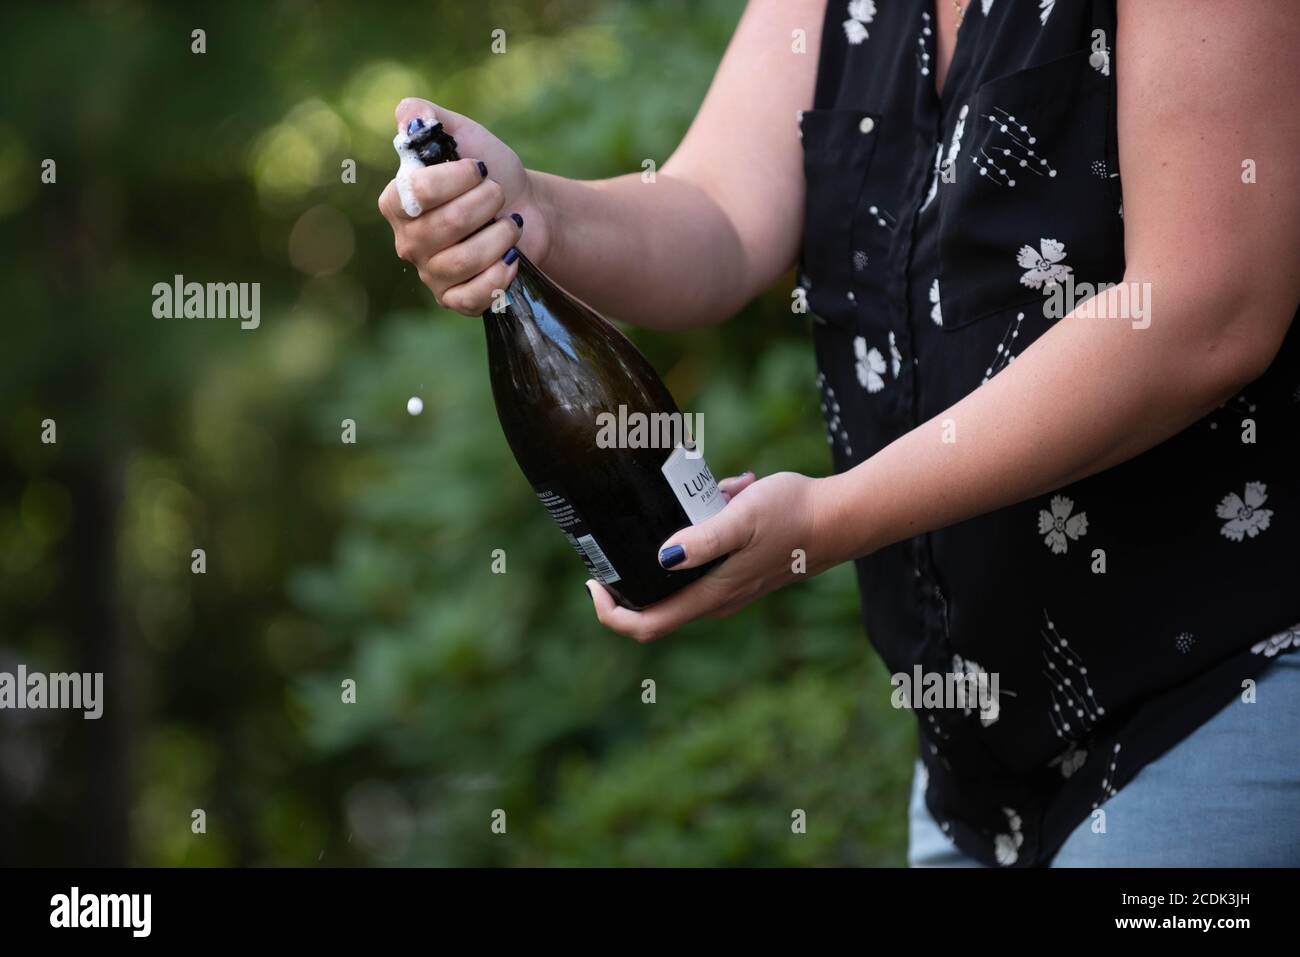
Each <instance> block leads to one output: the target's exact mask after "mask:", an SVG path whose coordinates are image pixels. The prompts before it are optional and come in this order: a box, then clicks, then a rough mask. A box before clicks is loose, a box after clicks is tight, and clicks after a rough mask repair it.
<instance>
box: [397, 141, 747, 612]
mask: <svg viewBox="0 0 1300 957" xmlns="http://www.w3.org/2000/svg"><path fill="white" fill-rule="evenodd" d="M394 144H395V145H396V146H397V149H398V154H399V155H400V156H401V157H402V166H403V169H407V168H409V167H410V166H411V165H414V162H413V161H414V160H418V161H419V163H422V164H424V165H428V166H431V165H433V164H435V163H442V162H448V161H450V160H455V159H458V156H457V153H456V141H455V139H453V138H452V137H451V136H450V135H449V134H448V133H447V132H446V130H445V129H444V128H443V126H442V124H441V123H439V122H437V121H436V120H435V121H433V122H432V123H427V122H424V121H422V120H418V119H416V120H412V121H411V124H410V125H409V126H408V128H407V131H406V133H405V134H404V135H403V134H398V137H397V139H396V140H395V141H394ZM398 178H399V184H398V185H399V187H401V186H402V185H403V184H402V182H401V179H402V174H401V172H400V171H399V174H398ZM404 191H405V192H407V193H408V194H409V188H408V189H406V190H404ZM403 199H404V202H405V199H406V197H403ZM410 211H411V210H410V209H408V212H410ZM416 211H417V212H418V206H417V207H416ZM485 225H486V224H485ZM483 325H484V329H485V331H486V333H487V354H488V369H489V374H490V377H491V383H492V396H493V399H494V400H495V402H496V409H497V417H498V418H499V419H500V421H501V428H502V430H503V431H504V432H505V436H506V441H507V442H508V443H509V445H510V450H511V451H512V452H513V453H514V457H515V461H516V462H518V463H519V467H520V469H522V471H523V473H524V476H525V477H526V478H527V479H528V481H529V483H530V484H531V485H532V487H533V490H534V491H535V492H536V494H537V497H538V498H539V499H540V500H541V502H542V504H543V505H544V506H545V507H546V510H547V511H548V512H550V514H551V517H552V518H553V519H554V520H555V522H556V523H557V524H558V525H559V526H560V529H561V530H562V531H563V532H564V535H565V537H566V538H567V539H568V540H569V544H570V545H572V546H573V548H574V550H575V551H576V552H577V553H578V556H579V557H580V558H581V559H582V561H583V563H584V564H585V565H586V566H587V571H588V572H589V573H590V575H591V577H592V578H595V579H597V580H598V581H600V582H601V583H602V584H603V585H604V586H605V587H606V588H607V589H608V590H609V591H610V593H611V594H612V595H613V596H614V597H615V598H616V599H617V600H618V602H619V603H620V604H622V605H624V606H626V607H628V608H633V609H638V610H639V609H642V608H645V607H646V606H648V605H651V604H653V603H654V602H657V601H659V600H660V599H663V598H666V597H667V596H668V595H671V594H672V593H673V592H675V591H678V590H679V589H681V588H683V587H685V586H686V585H688V584H690V583H691V582H693V581H695V580H696V579H698V578H700V577H701V576H703V575H704V574H705V573H707V572H708V571H709V570H710V569H711V568H712V567H714V566H715V565H716V564H717V563H718V562H719V561H721V559H717V560H715V561H714V562H711V563H709V564H706V565H703V566H701V567H699V568H694V569H689V570H686V571H678V572H671V571H668V570H667V569H665V568H663V567H662V566H661V565H660V564H659V559H658V551H659V547H660V546H661V545H662V544H663V542H664V541H665V540H666V539H667V538H668V537H669V536H670V535H672V534H673V533H674V532H677V531H679V530H680V529H682V528H684V527H686V526H687V525H691V524H694V523H696V522H701V521H703V520H704V519H706V518H708V517H710V516H712V515H715V514H717V512H718V511H720V510H721V509H722V507H723V504H724V502H723V498H722V493H721V491H720V490H719V489H718V484H717V482H716V480H715V479H714V476H713V473H712V472H711V471H710V470H709V467H708V465H707V464H706V463H705V461H704V458H703V456H702V454H701V453H700V452H699V450H698V449H697V448H696V446H695V442H694V441H693V439H692V438H691V436H690V434H689V431H688V430H686V429H685V428H684V423H685V421H686V420H685V419H684V417H683V416H682V415H681V413H680V411H679V410H678V408H677V404H676V403H675V402H674V401H673V397H672V395H671V394H669V392H668V389H667V387H666V386H665V385H664V383H663V381H662V380H661V379H660V378H659V376H658V375H657V374H656V373H655V371H654V369H653V368H652V367H651V365H650V363H649V362H648V361H647V360H646V358H645V356H643V355H642V354H641V353H640V351H638V350H637V348H636V347H635V346H634V345H632V343H631V342H630V341H629V340H628V339H627V337H626V336H624V335H623V334H622V333H621V332H620V331H619V330H618V329H616V328H615V327H614V326H613V325H612V324H610V323H609V322H608V321H607V320H606V319H604V318H603V317H602V316H600V315H599V314H598V313H596V312H595V311H594V310H592V309H590V308H589V307H587V306H586V305H584V304H583V303H582V302H580V301H578V300H577V299H576V298H574V297H573V296H571V295H569V294H568V293H566V292H565V291H564V290H563V289H561V288H560V287H559V286H557V285H556V284H555V283H554V282H552V281H551V280H550V279H549V278H548V277H547V276H546V274H545V273H543V272H542V271H541V270H540V269H538V268H537V267H536V266H535V265H534V264H533V263H532V262H530V261H529V260H528V257H527V256H524V255H523V254H522V253H520V255H519V270H518V272H517V273H516V275H515V279H514V280H513V281H512V282H511V283H510V287H509V288H508V289H506V290H504V291H503V294H498V295H497V297H496V299H495V301H494V304H493V306H492V308H490V309H489V310H488V311H487V312H485V313H483ZM629 424H630V425H631V429H632V431H631V433H630V434H628V433H626V432H625V429H624V426H626V425H629ZM637 424H640V425H641V426H642V428H641V430H640V434H639V436H638V433H637V429H636V426H637ZM611 437H612V438H614V439H615V441H613V442H611V441H609V439H610V438H611ZM629 438H631V439H632V440H633V441H626V439H629ZM665 439H668V440H669V441H664V440H665ZM619 440H623V441H619ZM647 443H648V444H649V447H647ZM631 445H636V446H638V447H628V446H631Z"/></svg>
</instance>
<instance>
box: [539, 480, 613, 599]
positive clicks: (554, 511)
mask: <svg viewBox="0 0 1300 957" xmlns="http://www.w3.org/2000/svg"><path fill="white" fill-rule="evenodd" d="M536 492H537V497H538V498H539V499H540V500H541V503H542V504H543V505H545V506H546V510H547V511H548V512H550V513H551V518H553V519H555V524H557V525H559V526H560V529H561V530H562V531H563V532H564V537H565V538H567V539H568V540H569V544H570V545H572V546H573V550H574V551H575V552H577V553H578V557H579V558H581V559H582V563H583V564H584V565H586V566H587V571H589V572H590V573H591V577H592V578H594V579H596V580H597V581H599V582H601V583H603V584H606V585H612V584H613V583H614V582H616V581H620V580H621V579H622V576H621V575H619V573H618V569H616V568H615V567H614V563H613V562H611V561H610V560H609V556H608V555H606V554H605V550H604V549H603V548H601V547H600V543H599V542H597V541H596V538H595V536H594V535H592V534H591V531H590V529H588V528H587V524H586V523H585V522H584V521H583V520H582V516H581V515H579V514H578V511H577V509H575V508H574V507H573V505H572V504H571V503H570V502H569V500H568V499H566V498H565V497H564V496H563V495H561V494H560V493H559V492H556V491H555V490H553V489H536Z"/></svg>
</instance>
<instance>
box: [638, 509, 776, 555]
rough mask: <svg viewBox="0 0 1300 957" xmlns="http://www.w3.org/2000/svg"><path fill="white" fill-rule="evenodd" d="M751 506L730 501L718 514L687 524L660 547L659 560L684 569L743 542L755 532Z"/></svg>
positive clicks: (738, 546) (729, 551)
mask: <svg viewBox="0 0 1300 957" xmlns="http://www.w3.org/2000/svg"><path fill="white" fill-rule="evenodd" d="M752 524H753V518H752V510H751V509H744V508H736V507H735V506H732V505H728V506H726V507H725V508H723V510H722V511H721V512H719V513H718V514H717V515H714V516H713V517H712V518H710V519H706V520H705V521H703V522H700V523H699V524H698V525H688V526H687V527H686V528H683V529H682V530H681V531H680V532H678V533H677V534H676V535H673V536H672V537H671V538H669V539H668V541H666V542H664V543H663V545H662V546H660V548H659V564H660V565H662V566H663V567H664V568H671V569H674V570H677V571H682V570H684V569H687V568H694V567H696V566H697V565H704V564H706V563H708V562H711V561H713V559H715V558H718V557H720V556H722V555H727V554H730V553H731V552H734V551H736V550H737V549H739V548H741V547H743V546H744V544H745V543H746V542H747V541H749V539H750V536H751V534H752V532H753V529H752V527H751V526H752Z"/></svg>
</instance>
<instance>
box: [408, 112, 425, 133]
mask: <svg viewBox="0 0 1300 957" xmlns="http://www.w3.org/2000/svg"><path fill="white" fill-rule="evenodd" d="M422 129H424V120H422V119H420V118H419V117H418V116H417V117H416V118H415V119H413V120H411V122H409V123H407V124H406V135H407V136H414V135H415V134H416V133H418V132H420V130H422Z"/></svg>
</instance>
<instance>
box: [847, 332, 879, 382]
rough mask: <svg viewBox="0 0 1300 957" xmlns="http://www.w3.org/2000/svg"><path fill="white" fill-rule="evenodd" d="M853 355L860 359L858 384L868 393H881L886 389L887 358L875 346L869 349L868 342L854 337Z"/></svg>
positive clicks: (859, 337)
mask: <svg viewBox="0 0 1300 957" xmlns="http://www.w3.org/2000/svg"><path fill="white" fill-rule="evenodd" d="M853 354H854V355H855V356H857V358H858V382H859V383H860V384H861V385H862V388H864V389H866V390H867V391H868V392H879V391H880V390H881V389H883V388H884V387H885V369H886V368H888V366H886V364H885V357H884V356H883V355H881V354H880V350H879V349H877V348H876V347H875V346H872V347H871V348H870V349H868V348H867V340H866V339H863V338H862V337H861V336H854V337H853Z"/></svg>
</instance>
